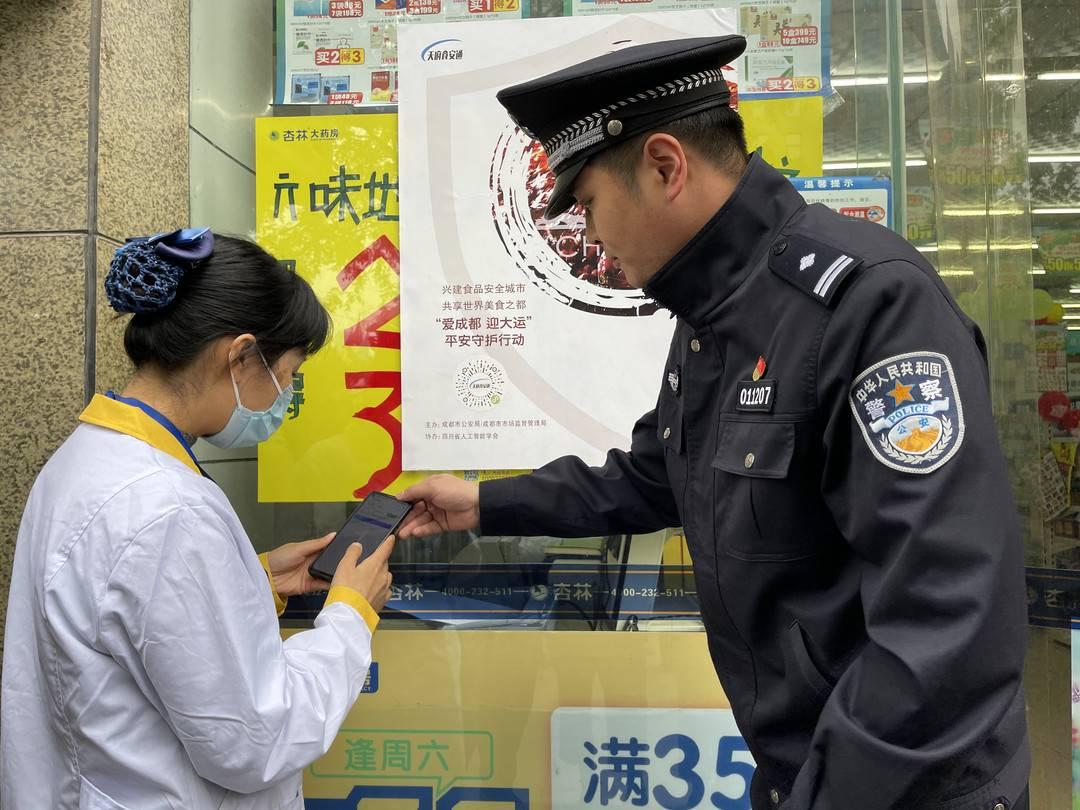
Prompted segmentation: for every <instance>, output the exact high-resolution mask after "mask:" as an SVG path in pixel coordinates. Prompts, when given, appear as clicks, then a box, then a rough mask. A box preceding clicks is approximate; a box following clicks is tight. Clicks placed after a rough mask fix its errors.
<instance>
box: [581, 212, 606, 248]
mask: <svg viewBox="0 0 1080 810" xmlns="http://www.w3.org/2000/svg"><path fill="white" fill-rule="evenodd" d="M585 241H586V242H589V243H590V244H593V245H597V246H598V247H601V248H602V247H603V246H604V243H603V241H601V239H600V234H598V233H597V232H596V223H595V222H593V216H592V213H591V212H590V211H589V210H588V209H586V211H585Z"/></svg>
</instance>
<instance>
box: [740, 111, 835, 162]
mask: <svg viewBox="0 0 1080 810" xmlns="http://www.w3.org/2000/svg"><path fill="white" fill-rule="evenodd" d="M822 113H823V110H822V99H821V96H800V97H797V98H770V99H761V100H750V99H740V100H739V114H740V115H741V116H742V119H743V122H744V123H745V124H746V143H747V146H748V147H749V148H750V151H752V152H753V151H758V152H760V153H761V156H762V157H763V158H764V159H765V160H766V161H768V163H769V164H770V165H772V166H774V167H775V168H776V169H777V170H779V171H780V172H781V173H782V174H786V175H787V176H788V177H820V176H821V174H822V161H823V160H824V157H823V155H824V136H823V134H822V132H823V128H822V117H823V115H822Z"/></svg>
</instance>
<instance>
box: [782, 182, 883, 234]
mask: <svg viewBox="0 0 1080 810" xmlns="http://www.w3.org/2000/svg"><path fill="white" fill-rule="evenodd" d="M792 182H793V183H794V184H795V188H797V189H798V190H799V193H800V194H802V195H803V198H804V199H805V200H806V201H807V202H808V203H822V204H823V205H827V206H828V207H829V208H831V209H833V210H834V211H836V212H837V213H840V214H843V215H844V216H847V217H854V218H855V219H865V220H867V221H868V222H876V223H878V224H880V225H884V226H885V227H887V228H891V227H892V221H893V220H892V183H890V182H889V178H887V177H865V176H855V177H836V176H831V177H799V178H798V179H797V180H793V181H792Z"/></svg>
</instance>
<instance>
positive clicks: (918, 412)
mask: <svg viewBox="0 0 1080 810" xmlns="http://www.w3.org/2000/svg"><path fill="white" fill-rule="evenodd" d="M848 401H849V402H850V403H851V410H852V412H853V413H854V414H855V421H856V422H858V423H859V427H860V428H861V429H862V434H863V437H864V438H865V439H866V443H867V444H868V445H869V446H870V451H871V452H872V453H873V454H874V456H875V457H876V458H877V460H878V461H880V462H881V463H882V464H884V465H885V466H886V467H891V468H892V469H894V470H899V471H900V472H906V473H920V474H926V473H930V472H933V471H934V470H936V469H938V468H939V467H941V466H943V465H944V464H945V463H946V462H947V461H948V460H949V459H951V458H952V457H953V456H954V455H955V454H956V451H957V450H959V449H960V445H961V443H962V442H963V441H964V408H963V405H961V403H960V394H959V392H958V391H957V390H956V376H955V375H954V374H953V369H952V364H951V363H950V362H949V358H948V357H946V356H945V355H943V354H938V353H936V352H911V353H909V354H901V355H898V356H896V357H890V358H889V359H888V360H882V361H881V362H880V363H877V364H876V365H873V366H871V367H870V368H868V369H867V370H866V371H864V372H862V374H860V375H859V376H858V377H857V378H856V379H855V382H854V383H853V384H852V386H851V393H850V396H849V397H848Z"/></svg>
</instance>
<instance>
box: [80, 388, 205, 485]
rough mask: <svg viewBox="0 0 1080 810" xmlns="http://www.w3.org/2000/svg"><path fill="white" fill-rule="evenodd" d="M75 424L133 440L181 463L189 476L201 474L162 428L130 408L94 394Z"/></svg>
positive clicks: (141, 413)
mask: <svg viewBox="0 0 1080 810" xmlns="http://www.w3.org/2000/svg"><path fill="white" fill-rule="evenodd" d="M79 421H80V422H86V423H87V424H90V425H97V426H98V427H103V428H108V429H109V430H115V431H116V432H117V433H123V434H125V435H128V436H134V437H135V438H136V439H139V440H141V441H144V442H146V443H147V444H148V445H150V446H151V447H153V448H154V449H155V450H160V451H161V452H162V453H165V454H167V455H170V456H172V457H173V458H175V459H176V460H177V461H181V462H183V463H184V464H186V465H187V466H188V468H189V469H191V471H192V472H195V473H198V474H199V475H202V470H200V469H199V465H197V464H196V463H195V462H194V461H193V460H192V458H191V454H190V453H188V451H187V448H185V447H184V446H183V445H182V444H180V442H179V441H177V439H176V437H175V436H173V435H172V433H170V432H169V431H168V430H167V429H166V428H165V426H164V425H162V424H161V423H160V422H158V421H157V420H156V419H153V418H152V417H151V416H149V415H148V414H146V413H145V412H143V411H141V410H139V409H138V408H136V407H134V406H132V405H128V404H126V403H124V402H120V401H118V400H115V399H110V398H109V397H106V396H102V395H101V394H95V395H94V398H93V399H92V400H90V404H89V405H87V406H86V410H84V411H83V412H82V413H81V414H80V415H79Z"/></svg>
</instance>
